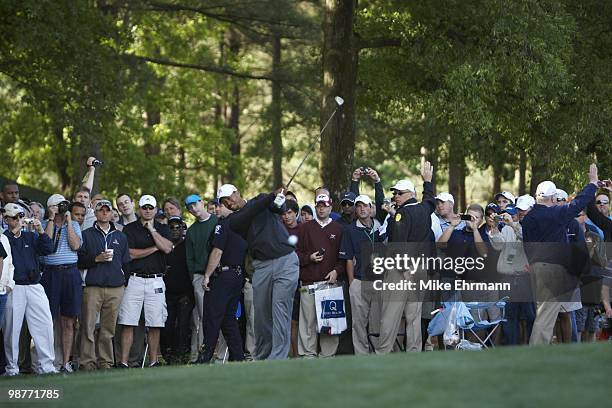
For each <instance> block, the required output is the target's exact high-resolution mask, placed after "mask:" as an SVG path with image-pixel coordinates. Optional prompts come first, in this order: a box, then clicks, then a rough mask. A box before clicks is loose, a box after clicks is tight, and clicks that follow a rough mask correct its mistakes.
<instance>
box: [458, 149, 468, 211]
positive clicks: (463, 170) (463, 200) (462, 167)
mask: <svg viewBox="0 0 612 408" xmlns="http://www.w3.org/2000/svg"><path fill="white" fill-rule="evenodd" d="M459 160H460V162H459V164H458V167H459V205H461V208H463V209H465V208H467V190H466V189H465V177H466V174H467V166H466V164H465V156H464V155H463V154H461V156H460V158H459Z"/></svg>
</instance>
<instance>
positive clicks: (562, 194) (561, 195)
mask: <svg viewBox="0 0 612 408" xmlns="http://www.w3.org/2000/svg"><path fill="white" fill-rule="evenodd" d="M568 198H569V194H567V192H566V191H565V190H561V189H560V188H558V189H557V201H567V199H568Z"/></svg>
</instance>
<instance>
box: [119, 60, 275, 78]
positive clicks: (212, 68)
mask: <svg viewBox="0 0 612 408" xmlns="http://www.w3.org/2000/svg"><path fill="white" fill-rule="evenodd" d="M124 56H126V57H130V58H134V59H137V60H139V61H144V62H149V63H152V64H157V65H165V66H168V67H176V68H187V69H195V70H199V71H206V72H212V73H214V74H221V75H230V76H233V77H236V78H242V79H259V80H266V81H275V80H276V81H283V79H280V78H274V77H271V76H268V75H253V74H248V73H246V72H237V71H234V70H231V69H229V68H223V67H218V66H212V65H200V64H189V63H183V62H177V61H172V60H167V59H163V58H152V57H146V56H142V55H134V54H124Z"/></svg>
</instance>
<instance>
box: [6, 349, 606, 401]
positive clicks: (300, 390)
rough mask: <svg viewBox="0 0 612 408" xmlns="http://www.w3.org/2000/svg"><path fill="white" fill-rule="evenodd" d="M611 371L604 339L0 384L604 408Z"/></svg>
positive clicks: (125, 396)
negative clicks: (582, 343)
mask: <svg viewBox="0 0 612 408" xmlns="http://www.w3.org/2000/svg"><path fill="white" fill-rule="evenodd" d="M611 369H612V343H598V344H585V345H577V344H574V345H558V346H548V347H534V348H529V347H508V348H499V349H496V350H490V351H486V352H452V351H449V352H433V353H421V354H405V353H397V354H390V355H386V356H366V357H353V356H347V357H338V358H333V359H319V360H287V361H274V362H266V361H263V362H252V363H231V364H226V365H213V366H172V367H162V368H156V369H144V370H143V369H130V370H111V371H106V372H94V373H77V374H73V375H53V376H21V377H14V378H6V379H2V380H0V387H2V388H3V389H6V388H10V387H22V388H32V387H61V388H62V389H63V394H64V396H63V400H62V401H61V402H59V403H54V404H47V403H45V404H40V403H38V404H36V406H66V407H88V408H94V407H109V406H110V407H117V408H120V407H124V406H125V407H128V408H137V407H159V406H162V407H168V406H174V407H176V408H179V407H183V406H187V407H190V406H198V407H201V406H217V407H226V406H243V407H275V406H291V407H311V406H342V407H356V406H373V407H405V406H411V407H415V406H416V407H421V406H448V407H464V406H465V407H481V406H485V407H492V406H493V407H497V406H500V407H501V406H511V407H534V406H539V407H548V406H555V407H566V406H567V407H570V406H571V407H579V406H595V405H599V406H607V405H608V404H609V401H610V399H609V398H610V393H611V392H610V390H611V389H610V385H609V384H610V370H611ZM0 405H5V404H0ZM13 405H14V406H27V405H28V404H18V405H15V404H13ZM32 405H34V404H32ZM5 406H6V405H5Z"/></svg>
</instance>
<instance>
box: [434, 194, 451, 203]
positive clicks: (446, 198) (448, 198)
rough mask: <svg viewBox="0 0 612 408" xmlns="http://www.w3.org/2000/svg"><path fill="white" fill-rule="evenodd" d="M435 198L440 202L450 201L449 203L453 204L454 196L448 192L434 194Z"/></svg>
mask: <svg viewBox="0 0 612 408" xmlns="http://www.w3.org/2000/svg"><path fill="white" fill-rule="evenodd" d="M436 200H438V201H442V202H446V201H450V202H451V203H453V204H455V198H454V197H453V195H452V194H450V193H440V194H438V195H437V196H436Z"/></svg>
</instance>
